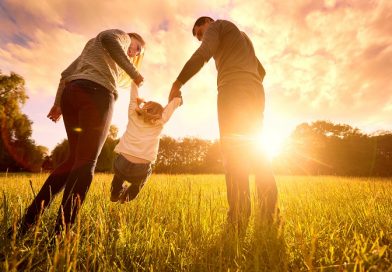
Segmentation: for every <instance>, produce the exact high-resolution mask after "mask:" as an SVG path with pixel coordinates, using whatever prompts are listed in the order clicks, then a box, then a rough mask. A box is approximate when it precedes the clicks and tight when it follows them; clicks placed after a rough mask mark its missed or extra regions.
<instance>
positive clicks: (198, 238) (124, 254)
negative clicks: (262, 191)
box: [0, 174, 392, 271]
mask: <svg viewBox="0 0 392 272" xmlns="http://www.w3.org/2000/svg"><path fill="white" fill-rule="evenodd" d="M45 178H46V175H45V174H37V175H22V174H19V175H15V174H8V176H7V177H5V176H3V177H0V193H1V196H0V197H1V199H0V205H1V211H0V219H1V227H0V231H1V233H2V236H1V238H0V242H1V246H0V255H2V260H1V261H2V263H1V266H0V270H2V271H15V270H32V271H84V270H88V271H392V257H391V254H392V245H391V241H392V217H391V215H392V194H391V192H392V182H391V181H389V180H382V179H360V178H339V177H284V176H282V177H277V181H278V191H279V208H280V216H281V220H280V223H279V224H273V225H267V224H265V223H264V222H263V220H262V219H261V218H260V217H258V216H255V215H256V214H258V213H257V209H256V208H255V207H253V211H252V217H251V220H250V222H249V225H248V228H247V230H246V232H238V230H236V229H233V228H231V227H230V225H228V224H227V222H226V211H227V201H226V188H225V182H224V177H223V176H220V175H178V176H169V175H153V176H152V177H151V178H150V180H149V181H148V183H147V185H146V186H145V187H144V188H143V190H142V192H141V193H140V195H139V196H138V197H137V198H136V199H135V200H134V201H132V202H130V203H126V204H118V203H111V202H110V201H109V188H110V181H111V175H109V174H97V175H96V176H95V178H94V181H93V185H92V187H91V189H90V191H89V194H88V197H87V199H86V201H85V203H84V205H83V208H82V210H81V213H80V216H79V217H78V220H77V223H76V224H75V226H74V228H73V232H72V233H70V234H68V235H64V236H63V237H61V238H59V239H57V240H55V241H54V242H53V240H51V236H50V235H49V234H50V233H51V232H52V231H53V228H54V221H55V218H56V216H57V210H58V207H59V204H60V200H61V197H57V198H56V199H55V201H54V202H53V203H52V205H51V207H50V208H49V209H48V210H47V211H46V212H45V213H44V215H43V216H42V218H41V220H40V224H39V225H38V226H37V228H35V229H34V230H32V231H31V232H29V233H28V235H26V236H25V237H24V238H22V239H11V241H9V240H7V239H6V237H5V232H6V229H7V228H8V227H9V226H11V225H12V224H14V223H15V221H16V220H17V219H18V218H20V216H21V214H22V212H23V211H24V210H25V208H26V207H27V205H29V204H30V202H31V201H32V198H33V194H34V193H33V192H35V193H37V192H38V190H39V189H40V187H41V186H42V183H43V181H44V180H45ZM29 180H32V186H30V184H29ZM252 183H253V181H252ZM252 187H253V186H252ZM254 202H255V201H253V202H252V203H254ZM71 234H72V235H71Z"/></svg>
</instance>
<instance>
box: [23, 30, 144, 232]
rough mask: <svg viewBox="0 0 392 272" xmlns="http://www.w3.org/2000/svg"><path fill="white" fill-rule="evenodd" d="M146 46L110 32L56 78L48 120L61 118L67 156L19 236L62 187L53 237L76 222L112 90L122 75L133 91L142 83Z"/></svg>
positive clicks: (95, 40) (109, 114)
mask: <svg viewBox="0 0 392 272" xmlns="http://www.w3.org/2000/svg"><path fill="white" fill-rule="evenodd" d="M144 45H145V42H144V40H143V38H142V37H141V36H140V35H138V34H136V33H125V32H123V31H121V30H117V29H112V30H106V31H103V32H101V33H99V34H98V35H97V36H96V37H95V38H93V39H91V40H89V41H88V42H87V44H86V46H85V47H84V49H83V51H82V53H81V55H80V56H79V57H78V58H77V59H76V60H75V61H74V62H73V63H72V64H71V65H70V66H69V67H68V68H67V69H66V70H65V71H64V72H63V73H62V74H61V80H60V84H59V87H58V90H57V94H56V99H55V103H54V105H53V107H52V108H51V110H50V112H49V114H48V118H50V119H51V120H52V121H54V122H56V121H58V120H59V118H60V116H61V115H63V119H64V125H65V129H66V132H67V136H68V142H69V154H68V157H67V159H66V160H65V161H64V162H63V163H62V164H61V165H59V166H58V167H57V168H56V169H55V170H54V171H53V172H52V173H51V175H50V176H49V177H48V179H47V180H46V181H45V183H44V185H43V186H42V188H41V190H40V192H39V193H38V195H37V196H36V197H35V199H34V200H33V203H32V204H31V205H30V206H29V207H28V209H27V211H26V213H25V215H24V217H23V218H22V220H21V222H20V223H21V224H20V229H19V231H18V232H19V234H24V233H26V231H27V230H28V229H29V228H30V227H31V226H33V225H34V224H35V223H36V221H37V219H38V215H39V214H40V213H41V212H42V211H43V210H44V209H45V208H46V207H47V206H48V205H49V204H50V202H51V201H52V199H53V196H55V195H56V194H57V193H59V192H60V191H61V190H62V189H63V188H64V187H65V189H64V195H63V199H62V202H61V206H60V209H59V211H58V217H57V221H56V226H55V232H56V233H57V234H58V233H60V231H61V230H62V228H63V227H66V228H69V227H70V225H72V223H73V222H74V221H75V217H76V215H77V212H78V209H79V207H80V206H81V204H82V203H83V201H84V199H85V197H86V194H87V192H88V190H89V187H90V184H91V181H92V179H93V175H94V169H95V166H96V163H97V158H98V156H99V154H100V152H101V149H102V146H103V144H104V142H105V139H106V136H107V134H108V130H109V126H110V123H111V118H112V112H113V104H114V101H115V99H116V98H117V90H116V88H117V86H118V84H119V82H120V80H121V79H122V75H123V72H125V73H126V74H127V75H128V76H129V77H130V78H132V80H133V81H134V83H135V84H136V85H137V86H140V85H141V84H142V83H143V80H144V79H143V76H142V75H141V74H140V73H139V72H138V70H137V69H138V65H139V64H140V61H141V59H142V56H143V51H144V50H143V48H144Z"/></svg>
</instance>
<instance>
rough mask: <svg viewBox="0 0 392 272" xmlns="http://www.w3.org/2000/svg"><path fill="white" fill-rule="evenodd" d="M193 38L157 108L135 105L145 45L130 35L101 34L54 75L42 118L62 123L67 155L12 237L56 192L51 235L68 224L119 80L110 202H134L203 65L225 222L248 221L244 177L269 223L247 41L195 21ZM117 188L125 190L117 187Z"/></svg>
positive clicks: (258, 93)
mask: <svg viewBox="0 0 392 272" xmlns="http://www.w3.org/2000/svg"><path fill="white" fill-rule="evenodd" d="M192 34H193V36H194V37H196V38H197V39H198V40H199V41H200V42H201V45H200V46H199V48H198V49H197V50H196V51H195V52H194V54H193V55H192V56H191V57H190V58H189V60H188V61H187V62H186V63H185V65H184V67H183V69H182V70H181V72H180V73H179V75H178V77H177V78H176V80H175V81H174V83H173V85H172V87H171V91H170V93H169V99H168V104H167V105H166V106H162V105H160V104H159V103H156V102H153V101H148V102H145V101H144V100H143V99H141V98H140V97H139V92H138V88H139V87H140V86H141V85H142V84H143V81H144V78H143V76H142V75H141V74H140V72H139V70H138V69H139V67H140V64H141V61H142V59H143V55H144V47H145V41H144V40H143V38H142V37H141V36H140V35H139V34H137V33H126V32H123V31H121V30H117V29H112V30H105V31H103V32H100V33H99V34H98V35H97V36H96V37H95V38H93V39H91V40H89V41H88V42H87V44H86V45H85V47H84V49H83V51H82V53H81V54H80V56H79V57H78V58H77V59H76V60H74V61H73V62H72V63H71V65H69V67H68V68H67V69H65V70H64V71H63V72H62V74H61V80H60V83H59V87H58V90H57V94H56V98H55V102H54V105H53V107H52V108H51V110H50V112H49V114H48V118H50V119H51V120H52V121H54V122H56V121H58V120H59V119H60V117H61V116H63V120H64V125H65V129H66V133H67V137H68V142H69V154H68V157H67V159H66V160H65V161H64V162H63V163H62V164H61V165H59V166H58V167H57V168H56V169H55V170H54V171H53V172H52V173H51V174H50V176H49V177H48V178H47V180H46V181H45V183H44V185H43V186H42V188H41V190H40V191H39V193H38V194H37V195H36V197H35V199H34V200H33V202H32V203H31V205H30V206H29V207H28V208H27V210H26V211H25V213H24V215H23V217H22V218H21V220H20V222H19V224H18V227H17V229H16V231H17V233H18V234H20V235H23V234H25V233H26V232H27V231H28V230H29V229H30V228H31V227H32V226H34V225H35V223H36V222H37V220H38V218H39V215H40V214H41V213H42V212H43V210H44V209H45V208H46V207H48V206H49V205H50V203H51V201H52V199H53V197H54V196H55V195H56V194H58V193H59V192H60V191H62V190H63V189H64V194H63V199H62V202H61V206H60V208H59V211H58V217H57V221H56V225H55V232H56V233H57V234H58V233H60V232H61V231H62V230H67V229H69V228H70V227H71V226H72V224H73V223H74V221H75V218H76V216H77V214H78V210H79V209H80V207H81V205H82V203H83V201H84V200H85V198H86V195H87V192H88V190H89V187H90V185H91V182H92V179H93V176H94V170H95V166H96V163H97V158H98V156H99V154H100V152H101V149H102V146H103V144H104V142H105V139H106V137H107V134H108V130H109V126H110V123H111V118H112V113H113V106H114V102H115V100H116V98H117V88H118V86H119V84H120V82H121V81H123V80H124V78H125V79H128V80H129V82H130V85H131V92H130V104H129V109H128V124H127V128H126V131H125V132H124V134H123V135H122V137H121V139H120V141H119V143H118V145H117V146H116V147H115V152H116V153H117V156H116V159H115V161H114V172H115V174H114V177H113V180H112V186H111V191H110V200H111V201H113V202H117V201H119V202H126V201H130V200H132V199H134V198H135V197H136V196H137V195H138V193H139V191H140V190H141V188H142V186H143V185H144V184H145V182H146V181H147V179H148V177H149V176H150V174H151V166H152V164H153V163H154V161H155V160H156V157H157V153H158V147H159V137H160V134H161V132H162V129H163V126H164V125H165V123H166V122H168V121H169V119H170V117H171V116H172V114H173V112H174V111H175V110H176V108H178V107H179V106H181V105H182V96H181V88H182V86H183V85H184V84H185V83H186V82H187V81H188V80H189V79H191V78H192V77H193V76H194V75H195V74H196V73H197V72H198V71H199V70H200V69H201V68H202V67H203V65H204V64H205V63H206V62H208V61H209V60H210V58H211V57H213V58H214V60H215V64H216V68H217V71H218V78H217V88H218V97H217V103H218V104H217V105H218V121H219V131H220V144H221V152H222V161H223V164H224V168H225V178H226V187H227V200H228V203H229V211H228V214H227V220H228V222H232V223H234V222H238V220H239V219H240V218H249V216H250V213H251V198H250V191H249V175H250V173H254V174H255V181H256V191H257V196H258V201H257V202H258V205H259V206H260V211H261V213H262V215H263V216H264V218H266V220H268V221H269V222H272V220H273V218H274V216H275V215H276V213H277V210H278V209H277V207H276V206H277V205H276V203H277V188H276V183H275V179H274V176H273V173H272V171H271V169H270V166H269V163H268V161H267V160H266V158H265V157H264V154H263V153H262V152H259V151H257V149H255V148H254V141H255V138H256V137H258V133H259V132H260V131H261V127H262V122H263V112H264V104H265V98H264V89H263V84H262V82H263V78H264V76H265V70H264V68H263V66H262V65H261V63H260V61H259V60H258V58H257V57H256V55H255V50H254V48H253V45H252V42H251V40H250V39H249V37H248V36H247V35H246V34H245V33H244V32H242V31H240V30H239V29H238V28H237V27H236V25H235V24H233V23H232V22H230V21H227V20H214V19H212V18H210V17H206V16H204V17H200V18H198V19H197V20H196V22H195V24H194V26H193V28H192ZM128 85H129V84H128ZM125 181H128V182H129V183H130V185H129V186H125Z"/></svg>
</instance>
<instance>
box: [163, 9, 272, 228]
mask: <svg viewBox="0 0 392 272" xmlns="http://www.w3.org/2000/svg"><path fill="white" fill-rule="evenodd" d="M192 33H193V36H195V37H196V38H197V39H198V40H199V41H201V45H200V47H199V48H198V49H197V50H196V51H195V53H194V54H193V55H192V57H191V58H190V59H189V60H188V61H187V62H186V64H185V65H184V67H183V69H182V71H181V73H180V74H179V76H178V77H177V80H176V81H175V82H174V83H173V86H172V89H171V92H170V95H169V100H171V99H173V98H174V97H176V96H178V93H179V92H180V88H181V86H182V85H184V84H185V83H186V82H187V81H188V80H189V79H190V78H191V77H192V76H194V75H195V74H196V73H197V72H198V71H199V70H200V69H201V68H202V67H203V65H204V63H206V62H208V61H209V59H210V58H211V57H213V58H214V60H215V64H216V68H217V71H218V80H217V84H218V121H219V130H220V140H221V147H222V155H223V161H224V166H225V170H226V186H227V198H228V202H229V212H228V220H229V221H231V222H240V221H238V220H240V219H245V221H247V219H248V218H249V216H250V207H251V206H250V193H249V174H250V172H251V170H252V168H253V171H254V172H255V176H256V186H257V192H258V199H259V204H260V206H261V211H262V213H263V214H264V216H265V217H266V218H267V219H268V221H269V222H272V220H273V217H274V213H275V211H276V202H277V188H276V183H275V179H274V176H273V174H272V171H271V170H270V167H269V164H268V162H267V160H266V159H265V157H264V155H263V154H262V152H260V151H257V148H256V145H255V143H256V142H258V141H259V139H260V131H261V126H262V121H263V112H264V89H263V85H262V81H263V78H264V75H265V70H264V68H263V66H262V65H261V63H260V62H259V60H258V59H257V57H256V55H255V51H254V48H253V45H252V42H251V41H250V39H249V38H248V36H247V35H246V34H245V33H244V32H242V31H240V30H239V29H238V28H237V27H236V26H235V25H234V24H233V23H231V22H229V21H226V20H217V21H214V20H213V19H212V18H210V17H205V16H204V17H200V18H199V19H197V20H196V22H195V25H194V27H193V29H192ZM241 222H242V220H241Z"/></svg>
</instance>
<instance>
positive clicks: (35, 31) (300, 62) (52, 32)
mask: <svg viewBox="0 0 392 272" xmlns="http://www.w3.org/2000/svg"><path fill="white" fill-rule="evenodd" d="M202 15H208V16H211V17H213V18H223V19H229V20H232V21H233V22H235V23H236V24H237V25H238V27H239V28H240V29H242V30H244V31H245V32H247V34H248V36H249V37H250V38H251V39H252V41H253V43H254V46H255V50H256V52H257V55H258V57H259V58H260V60H261V62H262V63H263V65H264V66H265V68H266V70H267V76H266V78H265V82H264V85H265V89H266V97H267V109H266V119H267V120H266V124H271V123H281V124H286V125H284V126H288V125H289V124H290V125H291V126H293V125H295V124H297V123H298V122H301V121H311V120H316V119H329V120H332V121H338V122H346V123H348V124H352V125H356V126H368V125H369V123H371V122H376V123H377V124H378V126H384V128H387V127H386V126H390V117H389V116H390V113H391V107H390V104H391V101H392V89H391V88H392V87H391V86H392V79H391V76H390V75H391V74H392V65H391V64H392V63H391V62H392V47H391V45H392V2H391V1H388V0H379V1H354V0H345V1H343V0H325V1H323V0H299V1H289V2H287V1H273V0H270V1H239V0H232V1H223V0H217V1H207V0H203V1H172V0H170V1H161V2H156V1H132V2H130V1H125V0H115V1H92V0H86V1H76V0H69V1H60V0H57V1H38V0H35V1H33V0H31V1H22V0H12V1H11V0H5V1H2V2H1V3H0V33H1V34H0V63H1V64H2V65H1V67H0V69H2V71H3V72H7V71H11V70H12V71H15V72H17V73H19V74H21V75H22V76H23V77H25V79H26V87H27V90H28V93H29V96H30V100H29V102H28V103H34V101H38V100H40V99H38V97H39V98H41V97H45V99H48V97H50V96H54V94H55V90H56V89H57V84H58V80H59V76H60V73H61V72H62V71H63V70H64V69H65V68H66V67H67V66H68V65H69V63H71V62H72V60H73V59H75V58H76V57H77V56H78V55H79V54H80V51H81V50H82V48H83V46H84V44H85V43H86V41H87V40H88V39H89V38H91V37H94V36H95V35H96V34H97V33H98V32H99V31H101V30H103V29H108V28H120V29H123V30H125V31H130V32H138V33H140V34H141V35H142V36H143V37H144V38H145V40H146V41H147V49H146V55H145V59H144V61H143V65H142V68H141V72H142V74H143V75H144V76H145V78H146V84H145V86H144V87H143V92H144V93H143V94H144V95H145V96H146V97H148V98H150V99H154V100H157V101H159V102H161V103H165V101H166V96H167V93H168V92H169V89H170V85H171V83H172V82H173V81H174V79H175V78H176V76H177V75H178V73H179V72H180V70H181V68H182V66H183V65H184V63H185V62H186V60H187V59H188V58H189V57H190V56H191V54H192V53H193V52H194V50H195V49H196V48H197V47H198V45H199V43H198V42H197V41H196V40H195V39H194V38H193V37H192V34H191V28H192V26H193V23H194V20H195V19H196V18H197V17H199V16H202ZM126 94H127V92H126V91H124V90H123V91H122V95H121V96H120V99H122V100H123V101H118V102H117V104H118V105H117V106H119V107H118V109H116V111H117V113H116V114H117V115H115V118H114V123H115V124H118V125H119V126H122V125H123V124H122V123H123V121H121V120H124V119H126V115H124V114H123V111H121V110H123V108H124V107H126V106H127V99H128V98H127V96H126ZM48 100H49V99H48ZM184 100H185V101H184V102H185V103H184V107H183V109H181V114H178V115H175V116H174V120H175V122H176V123H175V124H180V125H181V127H180V128H179V126H176V125H175V124H169V125H168V128H167V130H166V132H167V133H168V134H170V135H174V136H175V135H181V136H184V135H193V134H195V135H196V134H198V135H206V137H217V136H218V135H217V122H216V71H215V67H214V63H213V60H211V61H210V63H209V64H207V65H206V66H205V67H204V68H203V69H202V71H201V72H200V73H199V74H198V75H196V76H195V77H194V78H193V79H191V80H190V81H189V83H187V84H186V85H185V86H184ZM49 107H50V105H48V108H49ZM31 108H33V107H30V109H31ZM201 109H202V110H201ZM268 118H269V119H268ZM211 120H215V121H213V122H212V121H211ZM375 120H377V121H375ZM203 124H204V125H203ZM35 125H36V126H39V124H35Z"/></svg>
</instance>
